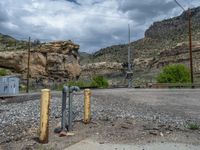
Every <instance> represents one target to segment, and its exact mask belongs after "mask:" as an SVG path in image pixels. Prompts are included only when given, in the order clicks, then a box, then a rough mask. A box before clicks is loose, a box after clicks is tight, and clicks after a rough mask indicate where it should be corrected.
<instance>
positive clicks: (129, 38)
mask: <svg viewBox="0 0 200 150" xmlns="http://www.w3.org/2000/svg"><path fill="white" fill-rule="evenodd" d="M130 46H131V31H130V25H129V24H128V71H131V64H130V60H131V56H130V55H131V47H130Z"/></svg>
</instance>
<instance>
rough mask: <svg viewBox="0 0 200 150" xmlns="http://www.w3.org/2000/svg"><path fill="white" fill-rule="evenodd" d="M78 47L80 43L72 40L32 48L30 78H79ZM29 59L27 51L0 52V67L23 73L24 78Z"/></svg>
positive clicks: (60, 79) (58, 79) (62, 79)
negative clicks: (77, 43)
mask: <svg viewBox="0 0 200 150" xmlns="http://www.w3.org/2000/svg"><path fill="white" fill-rule="evenodd" d="M78 49H79V45H76V44H74V43H72V42H71V41H58V42H50V43H45V44H41V45H40V46H38V47H37V48H34V49H31V53H30V78H31V79H33V80H34V79H35V80H36V81H40V80H45V81H46V82H49V81H58V82H59V81H60V82H63V81H66V80H67V79H72V78H78V77H79V75H80V72H81V68H80V65H79V57H78ZM27 61H28V53H27V51H12V52H0V67H3V68H6V69H10V70H12V72H14V73H19V74H22V78H23V79H26V73H27Z"/></svg>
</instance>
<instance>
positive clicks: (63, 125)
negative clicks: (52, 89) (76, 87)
mask: <svg viewBox="0 0 200 150" xmlns="http://www.w3.org/2000/svg"><path fill="white" fill-rule="evenodd" d="M68 90H69V89H68V87H66V86H65V87H64V88H63V91H62V118H61V130H65V129H66V126H67V125H66V104H67V96H68V93H69V92H68Z"/></svg>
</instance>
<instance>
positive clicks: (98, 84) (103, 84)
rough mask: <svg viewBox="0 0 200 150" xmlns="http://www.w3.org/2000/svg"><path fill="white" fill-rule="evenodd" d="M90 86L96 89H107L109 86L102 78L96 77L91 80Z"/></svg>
mask: <svg viewBox="0 0 200 150" xmlns="http://www.w3.org/2000/svg"><path fill="white" fill-rule="evenodd" d="M91 86H92V87H98V88H107V87H108V86H109V84H108V81H107V80H106V79H105V78H104V77H103V76H96V77H94V78H93V79H92V82H91Z"/></svg>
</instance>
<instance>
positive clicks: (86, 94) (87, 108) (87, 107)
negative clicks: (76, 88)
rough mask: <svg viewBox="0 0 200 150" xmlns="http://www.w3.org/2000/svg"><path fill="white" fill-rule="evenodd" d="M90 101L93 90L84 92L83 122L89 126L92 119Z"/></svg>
mask: <svg viewBox="0 0 200 150" xmlns="http://www.w3.org/2000/svg"><path fill="white" fill-rule="evenodd" d="M90 99H91V90H90V89H85V90H84V119H83V122H84V123H85V124H88V123H89V122H90V119H91V112H90V111H91V110H90V109H91V108H90Z"/></svg>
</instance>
